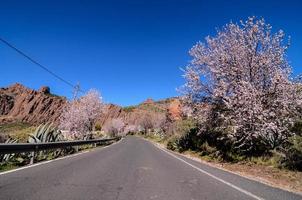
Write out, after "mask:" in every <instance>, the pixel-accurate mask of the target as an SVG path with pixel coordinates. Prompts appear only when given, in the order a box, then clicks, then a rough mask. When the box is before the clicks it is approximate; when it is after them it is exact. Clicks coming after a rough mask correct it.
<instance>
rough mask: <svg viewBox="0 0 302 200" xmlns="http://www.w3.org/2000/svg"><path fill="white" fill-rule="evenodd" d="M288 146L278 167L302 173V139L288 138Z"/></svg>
mask: <svg viewBox="0 0 302 200" xmlns="http://www.w3.org/2000/svg"><path fill="white" fill-rule="evenodd" d="M289 142H290V145H289V146H288V147H287V149H286V150H285V152H284V156H283V158H281V160H280V166H281V167H285V168H287V169H291V170H299V171H302V137H301V136H298V135H296V136H293V137H291V138H289Z"/></svg>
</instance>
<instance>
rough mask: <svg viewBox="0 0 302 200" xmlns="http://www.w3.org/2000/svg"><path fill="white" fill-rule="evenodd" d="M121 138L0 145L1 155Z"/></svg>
mask: <svg viewBox="0 0 302 200" xmlns="http://www.w3.org/2000/svg"><path fill="white" fill-rule="evenodd" d="M119 139H120V137H116V138H110V139H99V140H76V141H62V142H46V143H15V144H0V154H11V153H23V152H35V151H42V150H49V149H61V148H66V147H71V146H80V145H85V144H101V143H106V142H110V141H114V140H119Z"/></svg>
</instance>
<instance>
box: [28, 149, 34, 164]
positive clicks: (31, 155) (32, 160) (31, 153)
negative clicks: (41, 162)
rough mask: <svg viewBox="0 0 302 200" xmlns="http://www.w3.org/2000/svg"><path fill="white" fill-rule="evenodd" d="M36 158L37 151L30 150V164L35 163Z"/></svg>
mask: <svg viewBox="0 0 302 200" xmlns="http://www.w3.org/2000/svg"><path fill="white" fill-rule="evenodd" d="M34 159H35V152H34V151H32V152H30V161H29V164H30V165H32V164H34Z"/></svg>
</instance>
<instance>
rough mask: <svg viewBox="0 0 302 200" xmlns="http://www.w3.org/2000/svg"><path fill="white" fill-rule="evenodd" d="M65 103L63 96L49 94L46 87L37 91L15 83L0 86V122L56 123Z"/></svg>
mask: <svg viewBox="0 0 302 200" xmlns="http://www.w3.org/2000/svg"><path fill="white" fill-rule="evenodd" d="M65 103H66V99H65V98H63V97H58V96H54V95H52V94H50V89H49V88H48V87H42V88H41V89H40V90H39V91H38V92H37V91H35V90H32V89H29V88H27V87H24V86H23V85H21V84H18V83H17V84H14V85H11V86H9V87H7V88H0V120H1V121H0V122H7V121H9V122H10V121H23V122H28V123H31V124H40V123H46V122H55V123H57V122H58V118H59V116H60V114H61V111H62V108H63V106H64V105H65Z"/></svg>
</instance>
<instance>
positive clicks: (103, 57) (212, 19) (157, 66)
mask: <svg viewBox="0 0 302 200" xmlns="http://www.w3.org/2000/svg"><path fill="white" fill-rule="evenodd" d="M42 2H43V3H42ZM300 2H302V1H298V0H297V1H291V0H287V1H264V0H260V1H258V0H246V1H242V0H238V1H232V0H228V1H226V0H224V1H215V0H211V1H201V0H200V1H190V0H183V1H177V0H152V1H145V2H143V1H142V0H137V1H126V0H124V1H116V0H111V1H109V0H108V1H101V0H99V1H76V0H73V1H63V0H61V1H54V0H52V1H13V0H11V1H6V2H4V1H3V2H1V6H0V19H1V20H0V30H1V32H0V35H1V37H3V38H5V39H6V40H8V41H10V42H11V43H13V44H14V45H16V46H17V47H18V48H20V49H22V50H23V51H25V52H26V53H27V54H29V55H31V56H32V57H33V58H35V59H36V60H38V61H39V62H41V63H42V64H44V65H46V66H48V67H49V68H50V69H51V70H53V71H54V72H56V73H57V74H59V75H60V76H62V77H64V78H65V79H67V80H68V81H70V82H72V83H77V82H80V84H81V87H82V89H84V90H87V89H89V88H96V89H98V90H100V91H101V93H102V95H103V97H104V100H105V101H106V102H112V103H116V104H120V105H131V104H137V103H140V102H141V101H143V100H144V99H146V98H148V97H151V98H154V99H161V98H166V97H171V96H176V95H178V94H177V92H176V90H175V89H176V88H177V87H179V86H180V85H182V84H183V82H184V81H183V79H182V77H181V75H182V72H181V71H180V69H179V68H180V67H184V66H185V65H186V64H187V63H188V61H189V60H190V57H189V56H188V50H189V49H190V48H191V47H192V46H193V45H194V44H195V43H196V42H197V41H202V40H203V39H204V37H205V36H207V35H213V34H214V33H215V28H217V27H221V26H222V25H224V24H226V23H228V22H230V21H231V20H232V21H239V20H240V19H246V18H247V17H248V16H252V15H255V16H262V17H264V18H265V19H266V21H268V22H269V23H270V24H272V26H273V28H274V29H275V30H276V29H283V30H284V31H285V32H286V34H287V35H290V36H291V43H292V45H291V47H290V49H289V52H288V59H289V60H290V62H291V63H292V66H293V68H294V71H295V73H301V72H302V69H301V67H302V56H301V54H302V3H300ZM0 67H1V76H0V87H4V86H7V85H10V84H12V83H15V82H20V83H22V84H24V85H26V86H28V87H31V88H34V89H38V88H39V87H40V86H41V85H48V86H50V87H51V90H52V92H53V93H56V94H58V95H64V96H67V97H71V94H72V90H71V88H70V87H69V86H67V85H65V84H63V83H61V82H60V81H59V80H57V79H55V78H53V77H52V76H50V75H49V74H47V73H46V72H44V71H43V70H41V69H40V68H38V67H36V66H35V65H33V64H32V63H30V62H29V61H27V60H25V59H24V58H23V57H21V56H20V55H18V54H16V53H15V52H14V51H13V50H11V49H9V48H7V47H6V46H4V45H2V44H0Z"/></svg>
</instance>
